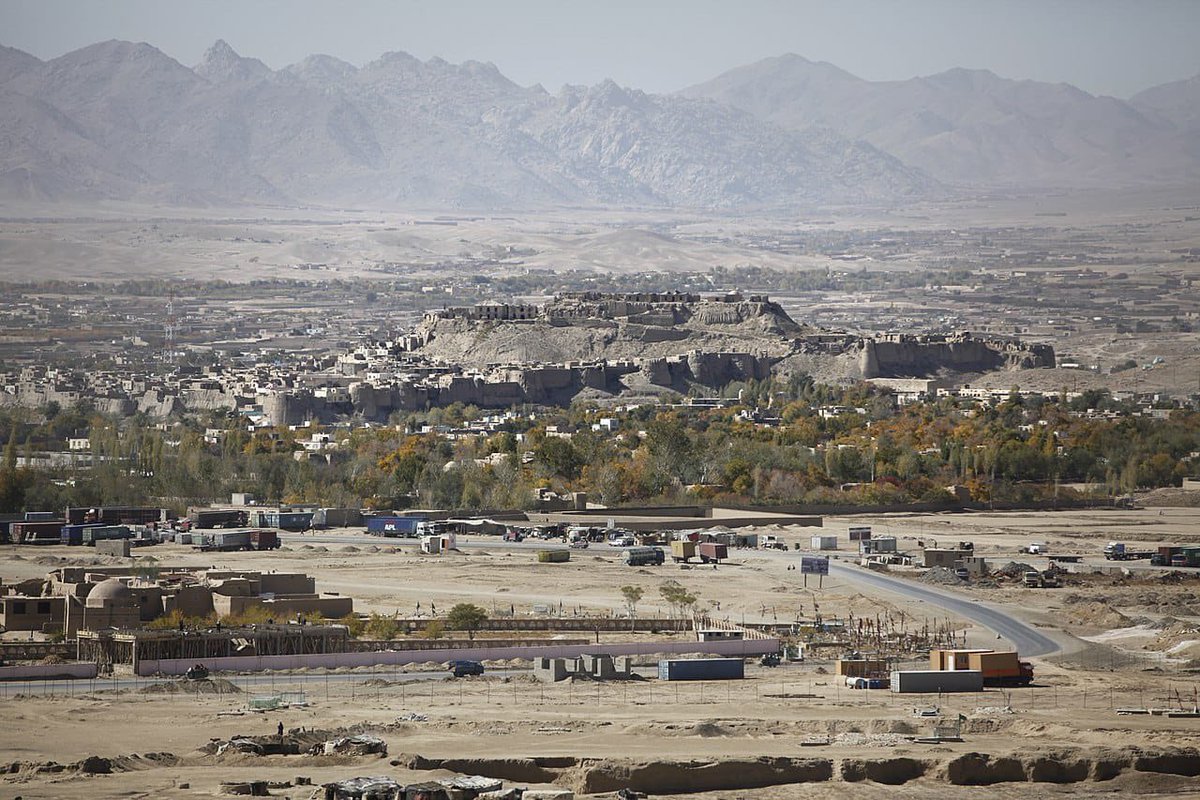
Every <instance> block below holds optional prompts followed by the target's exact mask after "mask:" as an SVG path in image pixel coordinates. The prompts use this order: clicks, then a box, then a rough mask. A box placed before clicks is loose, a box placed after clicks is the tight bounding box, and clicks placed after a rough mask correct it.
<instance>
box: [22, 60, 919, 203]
mask: <svg viewBox="0 0 1200 800" xmlns="http://www.w3.org/2000/svg"><path fill="white" fill-rule="evenodd" d="M0 76H3V78H4V79H3V81H2V82H0V109H2V110H3V112H4V113H3V117H4V119H3V121H0V134H2V135H3V136H4V141H5V142H6V146H5V147H4V148H3V150H2V151H0V195H3V196H6V197H9V198H16V199H18V200H20V199H30V200H32V199H45V200H56V199H71V198H84V199H87V198H95V199H100V198H113V199H122V200H141V201H152V202H167V203H182V204H188V205H191V204H196V205H205V204H214V203H226V202H243V203H286V204H323V205H340V206H356V207H363V206H380V207H391V206H397V207H401V206H411V207H427V208H428V207H444V208H470V209H483V208H530V207H544V206H568V205H569V206H578V205H584V206H586V205H616V206H626V205H634V206H655V207H704V208H728V207H747V206H750V207H753V206H767V207H780V206H791V205H797V204H801V203H858V202H882V203H890V202H895V201H896V200H898V199H901V198H908V197H921V196H925V195H927V194H928V193H930V192H931V191H936V190H937V185H936V182H934V181H932V180H930V179H929V178H928V177H927V176H926V175H924V174H922V173H920V172H919V171H917V170H913V169H911V168H909V167H907V166H905V165H904V164H902V163H901V162H899V161H898V160H897V159H895V158H893V157H892V156H889V155H887V154H886V153H882V152H880V151H878V150H876V149H875V148H873V147H871V146H870V145H868V144H865V143H863V142H855V141H851V140H846V139H844V138H842V137H839V136H837V135H835V134H833V133H831V132H829V131H824V130H807V131H785V130H783V129H780V128H776V127H774V126H769V125H767V126H764V125H763V124H762V123H761V122H760V121H758V120H755V119H753V118H752V117H751V116H749V115H748V114H745V113H743V112H740V111H737V110H734V109H730V108H727V107H723V106H719V105H717V104H714V103H710V102H708V101H704V100H689V99H685V98H679V97H666V96H655V95H647V94H644V93H642V92H637V91H631V90H626V89H622V88H621V87H618V86H616V84H613V83H611V82H605V83H602V84H600V85H598V86H594V87H590V88H580V87H568V88H566V89H564V90H563V91H562V92H560V93H559V94H557V95H550V94H548V93H547V92H546V91H545V90H543V89H541V88H540V87H532V88H524V87H521V86H518V85H517V84H515V83H513V82H512V81H510V80H508V79H507V78H506V77H504V76H503V75H502V74H501V73H500V72H499V70H497V69H496V68H495V67H494V66H493V65H491V64H481V63H478V62H472V61H468V62H466V63H463V64H460V65H453V64H449V63H447V62H445V61H443V60H441V59H438V58H433V59H430V60H429V61H421V60H419V59H416V58H413V57H412V56H410V55H408V54H406V53H388V54H385V55H384V56H382V57H380V58H379V59H377V60H375V61H373V62H371V63H369V64H366V65H365V66H363V67H361V68H358V67H355V66H354V65H352V64H348V63H346V62H343V61H339V60H337V59H334V58H331V57H329V56H312V57H309V58H307V59H305V60H303V61H301V62H300V63H298V64H294V65H292V66H290V67H287V68H284V69H281V70H271V69H270V68H269V67H267V66H266V65H265V64H263V63H262V62H261V61H258V60H257V59H252V58H246V57H243V56H240V55H239V54H237V53H236V52H235V51H234V50H233V48H231V47H230V46H229V45H228V44H226V43H225V42H223V41H218V42H217V43H215V44H214V45H213V46H212V47H211V48H209V50H208V51H207V52H206V53H205V55H204V57H203V59H202V60H201V62H200V63H199V64H197V65H196V66H195V67H194V68H188V67H185V66H183V65H182V64H179V63H178V62H177V61H175V60H174V59H171V58H170V57H168V56H166V55H165V54H163V53H162V52H160V51H158V50H157V49H155V48H153V47H151V46H150V45H147V44H135V43H130V42H119V41H109V42H101V43H99V44H95V45H91V46H89V47H85V48H83V49H81V50H77V51H75V52H72V53H68V54H66V55H64V56H62V57H60V58H56V59H52V60H50V61H46V62H42V61H39V60H37V59H35V58H33V57H32V56H28V55H27V54H24V53H21V52H20V51H16V50H11V49H7V50H4V51H2V52H0Z"/></svg>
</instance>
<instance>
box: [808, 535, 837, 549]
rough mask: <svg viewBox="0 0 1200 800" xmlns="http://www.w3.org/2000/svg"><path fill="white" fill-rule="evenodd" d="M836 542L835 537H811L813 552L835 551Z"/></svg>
mask: <svg viewBox="0 0 1200 800" xmlns="http://www.w3.org/2000/svg"><path fill="white" fill-rule="evenodd" d="M837 546H838V540H837V537H836V536H814V537H812V549H813V550H837Z"/></svg>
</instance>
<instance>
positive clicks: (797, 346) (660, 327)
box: [0, 292, 1055, 425]
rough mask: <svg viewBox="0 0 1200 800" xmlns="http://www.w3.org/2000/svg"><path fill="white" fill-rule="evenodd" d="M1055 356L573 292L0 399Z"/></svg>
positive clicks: (497, 399) (503, 392)
mask: <svg viewBox="0 0 1200 800" xmlns="http://www.w3.org/2000/svg"><path fill="white" fill-rule="evenodd" d="M1054 363H1055V361H1054V351H1053V349H1052V348H1051V347H1050V346H1048V345H1040V344H1026V343H1022V342H1019V341H1016V340H1011V339H998V338H981V337H977V336H973V335H971V334H969V333H959V334H954V335H949V336H943V335H938V336H912V335H883V336H870V337H864V336H860V335H857V334H853V333H847V332H836V331H829V330H822V329H819V328H815V327H812V326H807V325H803V324H800V323H797V322H796V321H795V320H793V319H792V318H791V317H790V316H789V315H788V314H787V312H786V311H784V309H783V308H782V307H781V306H780V305H779V304H778V303H776V302H774V301H772V300H771V299H770V298H769V297H767V296H765V295H757V294H745V295H744V294H741V293H728V294H721V295H715V296H701V295H699V294H694V293H683V292H664V293H620V294H613V293H602V292H573V293H567V294H561V295H558V296H556V297H554V298H553V299H552V300H550V301H548V302H546V303H544V304H531V303H489V304H480V305H474V306H464V307H456V308H445V309H438V310H434V311H430V312H427V313H426V314H425V315H424V317H423V319H422V320H421V321H420V322H419V323H418V324H417V325H416V326H415V327H414V329H412V330H411V331H409V332H406V333H402V334H399V335H397V336H396V337H394V338H393V339H391V340H388V341H377V342H369V343H364V344H360V345H358V346H357V347H355V348H353V349H351V350H349V351H347V352H343V353H341V354H340V355H339V356H337V357H336V359H330V360H326V361H323V362H319V363H318V362H313V363H311V364H310V365H308V366H307V367H303V368H301V369H294V368H293V369H277V368H272V367H267V366H264V365H256V366H253V367H243V368H238V367H213V368H209V369H207V370H206V371H205V372H204V373H203V374H195V373H193V374H186V373H184V372H180V373H179V374H178V375H175V376H170V377H168V378H152V377H149V376H146V377H142V378H137V377H130V376H125V377H123V378H122V379H121V380H120V381H115V380H114V381H109V382H108V383H105V384H100V383H96V381H97V380H99V379H100V378H99V377H98V376H96V375H88V374H86V373H72V374H69V375H68V374H62V373H60V372H58V371H55V372H53V373H51V372H45V373H44V374H36V371H27V372H28V374H27V375H23V376H22V378H21V380H19V381H18V382H17V383H16V384H14V385H10V386H8V387H6V390H5V392H3V393H0V405H28V406H40V405H45V404H46V403H49V402H52V401H53V402H59V403H71V402H74V399H76V398H78V397H83V396H92V397H96V398H98V400H97V407H98V408H101V410H103V411H106V412H109V413H132V412H133V411H135V410H136V411H141V412H142V413H147V414H150V415H151V416H169V415H170V414H173V413H178V412H181V411H187V410H203V409H218V408H231V409H236V410H242V411H247V410H252V409H260V411H261V418H262V419H263V421H264V422H267V423H269V424H275V425H285V424H287V425H293V424H298V423H300V422H303V421H304V420H306V419H312V420H317V421H321V422H328V421H334V420H337V419H345V418H348V417H358V418H361V419H365V420H373V421H384V420H386V419H387V418H388V416H389V415H390V414H392V413H393V412H396V411H419V410H424V409H427V408H431V407H436V406H446V405H450V404H452V403H463V404H470V405H475V406H479V407H481V408H511V407H512V406H515V405H522V404H536V405H567V404H569V403H570V402H572V401H573V400H575V399H577V398H589V399H596V400H603V399H605V398H613V397H632V396H642V397H647V396H655V395H658V394H662V393H664V392H667V391H674V392H680V393H686V392H689V391H692V390H695V389H699V390H701V391H703V392H706V393H711V392H715V391H719V390H720V389H721V388H723V387H725V386H727V385H728V384H730V383H734V382H740V381H750V380H762V379H764V378H767V377H768V376H770V375H772V374H776V375H788V374H799V373H806V374H813V375H819V376H820V377H821V379H823V380H862V379H872V378H929V377H934V376H942V375H945V374H947V373H957V374H970V373H980V372H989V371H993V370H1000V369H1027V368H1035V367H1052V366H1054ZM89 381H90V382H91V384H89Z"/></svg>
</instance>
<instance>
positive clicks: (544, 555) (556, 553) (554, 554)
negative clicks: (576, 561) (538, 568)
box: [537, 550, 571, 564]
mask: <svg viewBox="0 0 1200 800" xmlns="http://www.w3.org/2000/svg"><path fill="white" fill-rule="evenodd" d="M537 556H538V561H540V562H542V563H544V564H562V563H563V562H566V561H570V560H571V551H570V550H538V554H537Z"/></svg>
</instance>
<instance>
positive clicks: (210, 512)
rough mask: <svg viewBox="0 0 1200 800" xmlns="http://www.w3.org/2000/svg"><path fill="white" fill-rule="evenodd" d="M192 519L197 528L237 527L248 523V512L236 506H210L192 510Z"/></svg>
mask: <svg viewBox="0 0 1200 800" xmlns="http://www.w3.org/2000/svg"><path fill="white" fill-rule="evenodd" d="M191 519H192V523H193V524H194V526H195V527H196V528H202V529H204V530H211V529H214V528H237V527H240V526H242V525H245V524H246V520H247V514H246V512H245V511H240V510H238V509H235V508H210V509H204V510H194V511H192V514H191Z"/></svg>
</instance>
